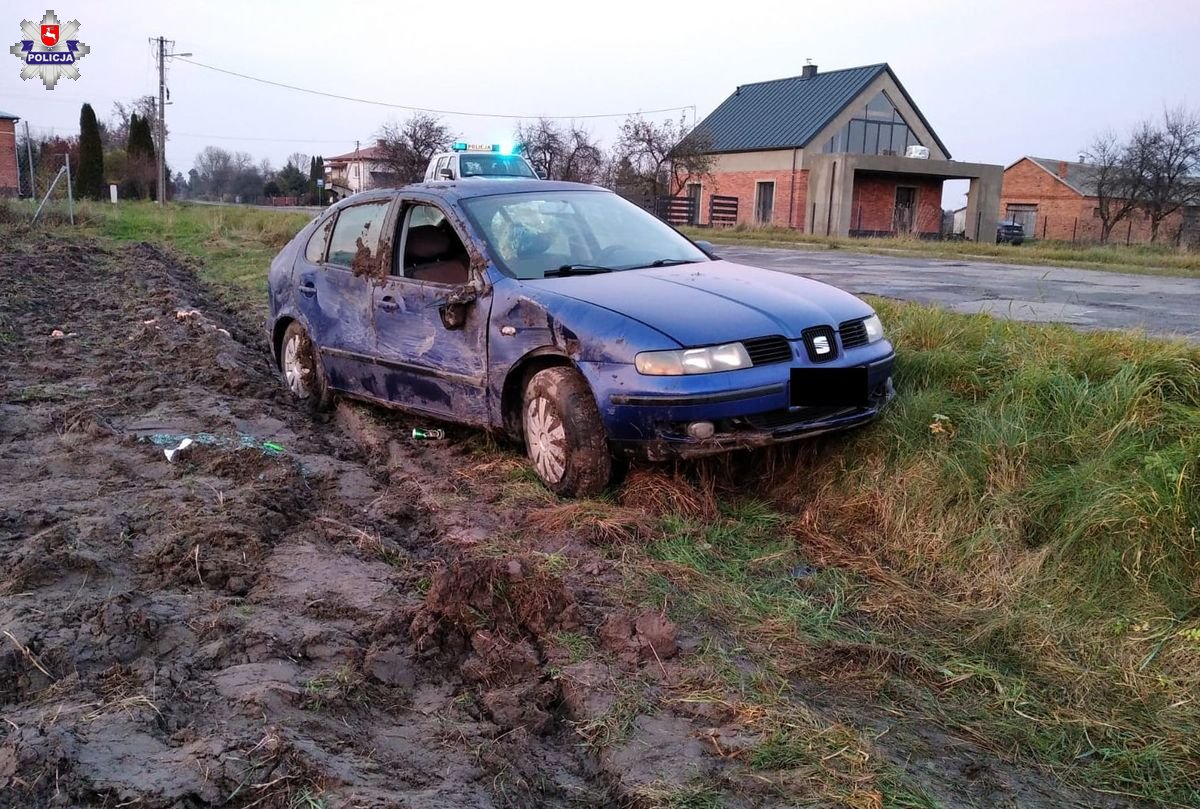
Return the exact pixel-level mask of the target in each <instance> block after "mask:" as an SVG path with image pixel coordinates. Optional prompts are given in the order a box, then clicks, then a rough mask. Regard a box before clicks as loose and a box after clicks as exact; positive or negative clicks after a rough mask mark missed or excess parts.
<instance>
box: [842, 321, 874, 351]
mask: <svg viewBox="0 0 1200 809" xmlns="http://www.w3.org/2000/svg"><path fill="white" fill-rule="evenodd" d="M838 333H839V334H841V335H842V348H857V347H858V346H865V345H866V344H867V322H866V321H865V320H847V321H846V322H845V323H843V324H841V325H840V326H838Z"/></svg>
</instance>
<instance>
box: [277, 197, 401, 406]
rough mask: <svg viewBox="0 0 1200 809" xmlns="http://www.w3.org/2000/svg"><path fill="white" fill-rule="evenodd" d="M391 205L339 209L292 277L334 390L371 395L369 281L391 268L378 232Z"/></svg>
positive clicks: (382, 201) (378, 201) (386, 243)
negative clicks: (322, 238)
mask: <svg viewBox="0 0 1200 809" xmlns="http://www.w3.org/2000/svg"><path fill="white" fill-rule="evenodd" d="M391 203H392V200H391V199H390V198H386V197H385V198H381V199H374V200H369V201H366V202H362V203H360V204H358V205H351V206H348V207H345V208H341V209H339V210H338V211H337V214H336V216H335V217H331V218H330V220H329V222H328V223H326V224H325V225H324V226H323V227H322V228H320V229H318V231H317V232H316V233H314V234H313V237H312V238H311V239H310V242H309V245H308V247H307V249H306V250H305V256H304V259H303V260H302V262H301V266H300V267H299V271H298V272H296V273H295V274H294V278H295V283H296V286H297V289H296V293H297V300H298V301H299V307H300V311H301V313H302V314H303V315H304V318H305V320H307V321H308V327H309V331H310V334H311V337H312V339H313V342H315V343H316V344H317V347H318V349H319V350H320V352H321V359H322V361H323V363H324V366H325V372H326V375H327V376H328V377H329V386H330V387H331V388H333V389H335V390H340V391H344V392H347V393H359V394H363V393H365V394H368V395H370V394H371V392H372V391H371V388H372V387H373V384H372V382H373V380H372V379H371V377H372V375H373V362H374V358H373V353H374V350H375V345H374V343H375V340H374V335H373V333H372V328H373V324H372V321H371V312H372V303H373V300H372V282H375V283H377V282H378V281H379V278H380V277H381V276H382V275H383V274H384V272H386V269H385V268H386V267H387V266H389V265H390V258H391V251H390V249H389V244H390V241H389V240H383V239H381V238H380V234H381V233H382V232H383V231H384V229H385V228H387V227H388V226H389V224H391V220H390V217H389V213H390V210H391ZM323 233H327V237H326V238H325V241H324V242H322V241H321V237H322V234H323Z"/></svg>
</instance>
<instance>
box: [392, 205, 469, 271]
mask: <svg viewBox="0 0 1200 809" xmlns="http://www.w3.org/2000/svg"><path fill="white" fill-rule="evenodd" d="M470 266H471V261H470V257H469V255H468V254H467V249H466V247H464V246H463V243H462V239H460V238H459V236H458V233H457V232H455V230H454V227H453V226H452V225H451V224H450V222H449V221H448V220H447V219H446V215H445V214H443V213H442V212H441V211H440V210H439V209H438V208H436V207H435V206H433V205H425V204H422V203H414V204H411V205H410V206H409V207H408V210H407V211H406V214H405V223H404V252H403V255H402V261H401V263H400V268H401V271H402V274H403V275H404V277H405V278H412V279H413V280H415V281H424V282H427V283H433V284H452V285H461V284H465V283H467V281H468V279H469V278H470V275H471V273H470Z"/></svg>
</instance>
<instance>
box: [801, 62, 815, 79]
mask: <svg viewBox="0 0 1200 809" xmlns="http://www.w3.org/2000/svg"><path fill="white" fill-rule="evenodd" d="M815 75H817V66H816V65H814V64H813V63H812V60H811V59H809V60H808V64H807V65H805V66H804V70H803V71H801V73H800V78H802V79H811V78H812V77H813V76H815Z"/></svg>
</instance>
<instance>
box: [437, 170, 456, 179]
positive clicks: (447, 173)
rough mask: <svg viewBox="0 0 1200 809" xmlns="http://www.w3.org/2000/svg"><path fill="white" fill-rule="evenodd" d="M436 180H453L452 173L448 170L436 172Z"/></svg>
mask: <svg viewBox="0 0 1200 809" xmlns="http://www.w3.org/2000/svg"><path fill="white" fill-rule="evenodd" d="M438 179H439V180H453V179H454V172H453V171H451V170H450V169H442V170H441V171H439V172H438Z"/></svg>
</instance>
